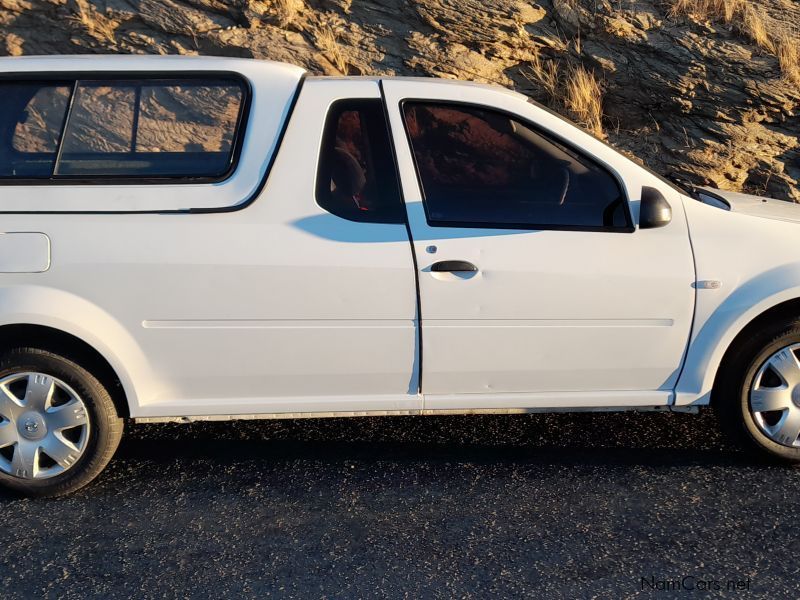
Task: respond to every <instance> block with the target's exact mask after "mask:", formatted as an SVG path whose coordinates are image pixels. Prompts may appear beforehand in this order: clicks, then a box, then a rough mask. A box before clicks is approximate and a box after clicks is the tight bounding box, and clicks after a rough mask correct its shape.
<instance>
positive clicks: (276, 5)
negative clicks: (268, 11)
mask: <svg viewBox="0 0 800 600" xmlns="http://www.w3.org/2000/svg"><path fill="white" fill-rule="evenodd" d="M301 8H303V0H275V1H274V2H273V4H272V10H273V11H274V12H275V17H276V18H277V20H278V25H280V26H281V27H286V26H288V25H289V24H291V23H292V21H294V20H295V17H297V13H298V12H300V9H301Z"/></svg>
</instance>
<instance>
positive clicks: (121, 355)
mask: <svg viewBox="0 0 800 600" xmlns="http://www.w3.org/2000/svg"><path fill="white" fill-rule="evenodd" d="M6 327H9V328H10V329H5V328H6ZM25 328H29V329H27V330H26V329H25ZM3 331H5V332H6V333H7V334H8V335H9V339H16V340H18V341H19V340H20V339H22V338H24V335H25V333H27V332H29V333H31V334H32V335H34V336H36V340H37V341H38V342H40V343H50V344H60V345H62V347H63V348H67V349H69V350H72V351H78V352H81V353H83V356H84V357H86V358H87V359H89V360H93V361H97V362H95V363H94V364H96V365H100V367H101V369H102V370H104V372H105V373H106V375H109V368H110V371H111V372H113V373H114V376H115V379H116V380H118V381H119V385H120V389H121V390H122V391H123V392H124V402H123V403H122V405H120V406H119V408H120V410H121V413H120V414H124V415H126V416H132V417H136V416H137V413H138V411H139V407H140V404H141V402H142V401H143V400H146V399H147V398H152V397H153V396H155V395H157V393H158V391H161V390H162V388H163V382H161V381H160V379H159V378H157V377H155V376H154V372H153V369H152V366H151V364H150V362H149V361H148V359H147V357H146V355H145V354H144V352H143V350H142V348H141V347H140V345H139V343H138V342H137V340H136V339H135V338H134V336H133V335H132V332H131V331H129V329H128V327H126V325H125V324H124V323H123V322H121V321H120V320H119V319H118V318H116V317H115V316H114V315H112V314H110V313H109V312H107V311H106V310H104V309H103V308H102V307H100V306H98V305H97V304H95V303H94V302H92V301H91V300H89V299H87V298H84V297H81V296H78V295H76V294H73V293H70V292H67V291H64V290H60V289H57V288H52V287H47V286H34V285H19V286H9V287H1V286H0V333H2V332H3ZM12 335H13V336H16V338H13V337H11V336H12ZM20 336H22V338H21V337H20ZM5 337H6V336H5V335H3V336H0V347H8V346H7V342H6V339H5ZM22 345H25V346H31V345H32V344H31V343H30V342H29V341H24V342H23V343H22ZM106 364H107V365H108V366H106ZM122 397H123V394H118V398H115V402H117V401H121V398H122Z"/></svg>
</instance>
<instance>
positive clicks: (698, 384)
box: [674, 286, 800, 406]
mask: <svg viewBox="0 0 800 600" xmlns="http://www.w3.org/2000/svg"><path fill="white" fill-rule="evenodd" d="M724 304H725V303H723V306H721V307H720V308H718V310H717V311H715V313H714V314H712V315H711V317H710V318H709V319H708V320H707V321H706V323H705V324H704V325H703V327H702V328H701V329H700V331H699V332H698V333H697V335H695V336H693V339H692V341H691V342H690V344H689V351H688V353H687V358H686V364H685V366H684V371H683V373H682V375H681V377H680V380H679V381H678V384H677V386H676V388H675V402H674V405H676V406H690V405H697V406H701V405H708V404H710V403H711V402H712V392H713V390H714V387H715V385H716V382H717V377H718V376H719V375H720V372H721V371H722V368H723V366H724V365H725V361H726V360H727V359H728V358H729V357H730V355H731V353H732V352H733V351H734V349H735V348H736V347H737V345H738V344H739V343H741V341H742V339H744V338H746V337H747V336H748V335H749V334H750V333H751V332H752V331H753V330H754V329H756V328H758V327H763V326H764V324H765V323H772V322H776V321H779V320H782V319H789V318H791V317H798V318H800V286H798V287H792V288H790V289H786V290H784V291H783V292H781V293H778V294H775V295H772V296H770V297H768V298H764V299H763V300H761V301H760V302H757V303H755V304H753V305H752V306H750V307H749V309H748V310H739V311H732V310H730V309H729V308H728V307H725V306H724ZM709 340H714V341H713V343H709Z"/></svg>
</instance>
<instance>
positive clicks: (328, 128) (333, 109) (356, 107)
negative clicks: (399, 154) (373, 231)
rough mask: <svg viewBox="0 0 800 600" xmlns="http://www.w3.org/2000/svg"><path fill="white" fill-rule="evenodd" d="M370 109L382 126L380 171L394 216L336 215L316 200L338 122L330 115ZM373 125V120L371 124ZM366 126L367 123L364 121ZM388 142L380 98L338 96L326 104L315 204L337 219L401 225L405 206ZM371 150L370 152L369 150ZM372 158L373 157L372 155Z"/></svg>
mask: <svg viewBox="0 0 800 600" xmlns="http://www.w3.org/2000/svg"><path fill="white" fill-rule="evenodd" d="M365 109H366V110H368V111H370V110H371V111H374V114H373V115H372V117H373V118H375V119H378V120H379V121H380V123H381V124H382V125H383V130H382V132H383V135H382V136H380V137H382V140H380V141H382V143H384V144H386V145H387V147H386V156H385V157H384V159H385V160H386V162H387V163H388V164H387V165H385V167H386V171H387V172H386V173H383V175H384V176H386V177H388V178H390V179H391V180H392V182H393V184H394V194H395V196H396V198H395V200H396V206H395V209H394V210H395V211H396V213H397V214H396V215H389V216H388V217H386V216H382V217H379V218H376V219H372V218H369V217H370V215H367V214H365V215H363V216H364V218H359V219H352V218H350V217H348V216H346V215H344V214H338V213H336V212H333V211H331V210H330V209H329V208H327V207H326V206H325V205H324V203H322V202H320V196H321V190H322V189H323V187H324V186H325V185H329V182H326V180H327V177H325V173H326V171H327V170H328V169H329V168H330V166H329V164H328V160H329V159H328V157H326V156H325V151H326V150H327V148H328V146H329V144H330V142H331V140H332V138H335V136H336V125H337V124H338V118H337V119H336V120H335V121H334V117H337V115H338V116H339V117H340V116H341V115H342V114H343V113H345V112H348V111H363V110H365ZM373 125H374V123H373ZM368 126H369V123H368ZM367 137H374V135H372V134H371V133H368V136H367ZM369 142H370V143H374V142H375V140H374V139H373V140H369ZM392 144H393V142H392V135H391V129H390V125H389V121H388V119H387V118H386V110H385V106H384V102H383V99H382V98H356V97H353V98H340V99H338V100H335V101H333V102H332V103H331V104H330V105H329V106H328V109H327V111H326V112H325V118H324V121H323V126H322V135H321V137H320V143H319V148H318V149H317V167H316V172H315V174H314V202H315V204H316V205H317V206H318V207H319V208H321V209H322V210H324V211H325V212H327V213H329V214H331V215H333V216H336V217H339V218H340V219H344V220H346V221H350V222H353V223H373V224H384V225H405V224H406V212H405V211H406V209H405V203H404V202H403V193H402V188H401V185H400V178H399V176H398V172H397V162H396V159H395V156H394V147H393V145H392ZM373 153H374V151H373ZM372 158H373V160H374V159H375V157H374V156H373V157H372Z"/></svg>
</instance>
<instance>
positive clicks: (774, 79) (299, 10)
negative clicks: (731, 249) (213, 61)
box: [0, 0, 800, 202]
mask: <svg viewBox="0 0 800 600" xmlns="http://www.w3.org/2000/svg"><path fill="white" fill-rule="evenodd" d="M747 1H748V0H741V1H740V2H739V3H738V4H736V5H737V6H744V4H743V3H744V2H747ZM752 1H754V0H751V2H752ZM730 2H731V4H730V5H731V6H733V5H734V4H735V0H730ZM675 4H676V0H663V1H656V2H652V1H649V0H641V1H639V0H625V1H621V0H552V1H551V0H542V1H541V2H533V1H530V0H528V1H524V0H411V1H400V0H383V1H376V0H330V1H322V0H265V1H262V0H0V53H5V54H9V55H20V54H63V53H87V52H106V53H107V52H122V53H131V52H136V53H162V54H167V53H170V54H209V55H225V56H245V57H256V58H270V59H274V60H282V61H288V62H291V63H295V64H298V65H300V66H303V67H305V68H307V69H308V70H309V71H311V72H313V73H322V74H330V75H333V74H341V73H347V74H352V75H362V74H397V75H433V76H439V77H454V78H459V79H471V80H477V81H485V82H492V83H497V84H500V85H504V86H507V87H512V88H514V89H516V90H518V91H520V92H523V93H525V94H527V95H529V96H532V97H533V98H534V99H536V100H539V101H541V102H543V103H545V104H548V105H550V106H552V107H554V108H555V109H556V110H558V111H559V112H562V113H566V114H570V111H571V112H572V114H573V116H577V117H580V116H581V115H580V113H579V112H578V111H576V110H575V109H574V103H573V102H572V101H571V99H570V94H573V93H574V90H571V88H570V87H569V85H568V81H569V78H570V73H573V72H574V70H575V69H577V68H579V67H582V68H584V69H587V70H589V71H590V72H591V73H593V74H594V76H595V78H596V79H597V80H598V81H599V84H600V89H601V90H602V113H603V114H602V125H603V128H604V131H605V135H606V136H607V138H608V140H609V141H610V142H611V143H612V144H614V145H616V146H617V147H619V148H621V149H623V150H625V151H627V152H629V153H630V154H632V155H634V156H637V157H639V158H641V159H643V160H644V161H645V162H646V163H647V164H648V165H649V166H651V167H652V168H654V169H655V170H657V171H659V172H662V173H664V174H672V175H679V176H682V177H685V178H687V179H689V180H691V181H694V182H696V183H705V184H711V185H714V186H717V187H720V188H723V189H731V190H742V191H746V192H749V193H756V194H765V195H771V196H774V197H776V198H782V199H786V200H792V201H795V202H800V118H798V111H800V75H798V71H795V72H794V73H792V72H791V71H790V70H787V67H786V64H787V63H785V62H781V61H779V58H778V56H777V55H779V54H780V52H779V51H778V50H777V48H773V49H772V50H771V49H770V48H768V46H769V45H770V44H768V43H767V44H765V43H764V42H761V43H757V38H756V37H755V34H750V35H746V34H745V32H744V30H743V29H742V28H741V27H736V26H735V24H734V23H731V24H728V25H726V24H725V22H726V20H727V21H728V22H730V20H729V19H726V18H725V17H724V16H723V15H720V16H718V17H716V18H715V17H714V16H713V15H711V16H709V15H707V14H706V15H703V16H702V17H697V16H695V15H692V14H691V13H686V12H684V13H682V14H684V15H686V14H688V15H689V16H672V14H673V13H671V12H670V8H672V7H674V5H675ZM722 4H724V5H725V6H728V1H727V0H726V1H725V2H723V3H722ZM757 10H758V12H759V14H760V15H761V16H762V17H763V22H764V24H765V26H766V28H767V31H777V30H780V31H783V32H785V35H786V36H788V38H787V39H788V40H789V42H788V43H786V44H785V47H786V48H788V50H789V51H790V52H795V54H794V56H795V58H796V57H797V52H798V51H797V48H799V47H800V36H798V34H797V29H796V27H797V24H798V23H800V3H798V2H796V1H792V0H763V1H761V2H758V3H757ZM754 40H755V41H754ZM765 48H766V49H765ZM784 59H785V56H784ZM786 60H789V59H786Z"/></svg>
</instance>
